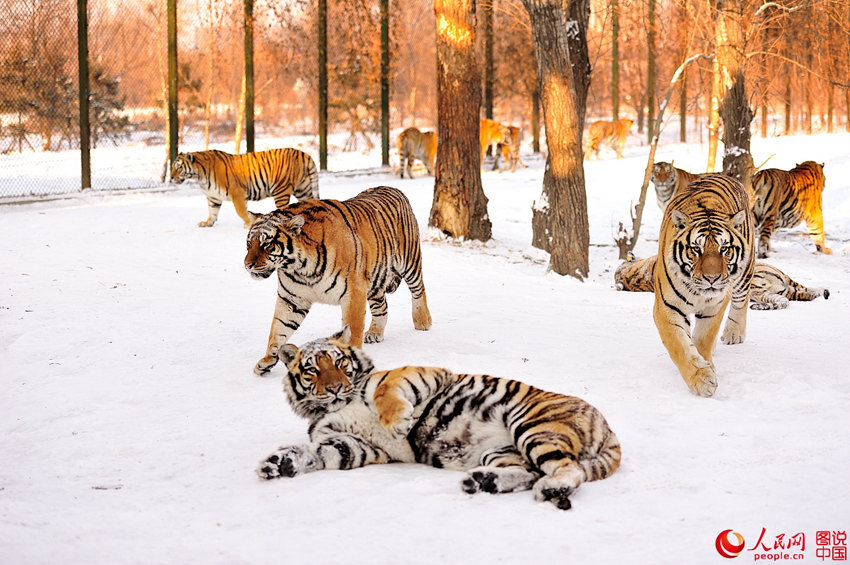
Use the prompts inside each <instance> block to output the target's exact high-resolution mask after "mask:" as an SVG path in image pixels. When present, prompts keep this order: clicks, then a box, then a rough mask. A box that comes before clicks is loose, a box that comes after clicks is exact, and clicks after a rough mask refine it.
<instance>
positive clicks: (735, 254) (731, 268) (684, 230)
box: [669, 204, 747, 295]
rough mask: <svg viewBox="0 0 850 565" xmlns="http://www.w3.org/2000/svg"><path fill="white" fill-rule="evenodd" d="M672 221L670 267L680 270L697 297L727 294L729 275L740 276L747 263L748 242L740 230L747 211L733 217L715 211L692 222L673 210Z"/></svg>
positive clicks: (683, 278) (689, 218)
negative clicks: (700, 295) (673, 232)
mask: <svg viewBox="0 0 850 565" xmlns="http://www.w3.org/2000/svg"><path fill="white" fill-rule="evenodd" d="M671 205H672V204H671ZM670 219H671V223H672V226H673V229H674V230H675V234H674V236H673V239H672V244H671V245H670V247H669V249H670V253H671V254H672V257H671V258H672V262H669V264H670V265H675V266H676V267H677V268H678V269H679V271H680V274H681V277H682V280H683V281H684V282H685V285H686V286H687V287H688V289H689V290H691V291H692V292H693V293H695V294H708V295H711V294H714V293H723V292H726V291H727V290H728V288H729V282H730V276H731V275H734V274H737V273H738V272H739V270H740V269H741V268H742V265H743V263H744V261H745V260H746V255H745V247H746V246H745V242H746V240H745V239H744V237H743V235H742V234H741V231H740V230H741V227H742V226H743V225H744V222H745V221H746V219H747V212H746V211H745V210H741V211H739V212H737V213H735V214H733V215H731V216H726V215H724V214H722V213H719V212H714V213H712V214H709V215H708V216H700V217H699V218H698V219H692V218H691V217H689V216H688V215H687V214H685V213H684V212H682V211H680V210H673V211H672V212H671V213H670Z"/></svg>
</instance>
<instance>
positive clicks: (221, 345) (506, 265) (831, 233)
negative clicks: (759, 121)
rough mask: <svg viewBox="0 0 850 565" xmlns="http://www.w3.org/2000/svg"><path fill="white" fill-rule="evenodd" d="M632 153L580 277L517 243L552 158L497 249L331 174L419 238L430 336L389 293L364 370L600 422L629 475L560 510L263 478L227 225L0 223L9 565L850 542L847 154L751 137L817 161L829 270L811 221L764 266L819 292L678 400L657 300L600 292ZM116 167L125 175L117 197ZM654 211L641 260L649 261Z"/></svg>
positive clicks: (607, 159)
mask: <svg viewBox="0 0 850 565" xmlns="http://www.w3.org/2000/svg"><path fill="white" fill-rule="evenodd" d="M671 137H672V134H671ZM639 143H640V142H639V136H638V135H637V134H634V135H633V136H632V137H631V138H630V140H629V144H628V145H627V150H626V154H625V158H624V159H621V160H617V159H614V158H613V153H612V152H608V153H604V152H603V158H602V159H601V160H592V161H590V162H587V163H586V166H585V170H586V179H587V193H588V211H589V217H590V230H591V231H590V235H591V248H590V271H591V272H590V276H589V277H588V279H587V280H586V281H585V282H579V281H578V280H576V279H574V278H571V277H561V276H558V275H557V274H555V273H552V272H549V271H547V264H548V257H547V256H546V254H545V253H543V252H541V251H539V250H536V249H533V248H532V247H531V246H530V241H531V215H532V205H533V202H534V200H535V197H539V195H540V188H541V183H542V177H543V170H544V162H543V160H542V159H541V158H539V157H535V156H532V155H530V154H528V155H523V160H524V161H525V162H526V163H528V164H529V165H530V166H529V168H528V169H521V170H519V171H518V172H517V173H515V174H511V173H507V172H506V173H502V174H499V173H496V172H490V171H487V172H484V173H483V186H484V191H485V193H486V194H487V196H488V198H489V204H488V212H489V216H490V219H491V220H492V222H493V236H494V239H493V240H492V241H490V242H487V243H480V242H474V241H464V242H458V241H453V240H447V239H446V238H445V237H443V236H441V235H440V234H437V233H434V232H433V231H432V230H427V229H424V224H425V223H426V222H427V219H428V212H429V209H430V205H431V202H432V199H433V178H432V177H428V176H419V177H417V178H415V179H412V180H408V179H404V180H400V179H398V178H397V177H396V176H395V175H393V174H390V173H373V174H369V175H358V174H356V173H350V174H332V173H323V174H322V176H321V179H320V190H321V194H322V196H323V197H326V198H339V199H342V198H348V197H350V196H352V195H354V194H356V193H357V192H359V191H361V190H363V189H365V188H368V187H371V186H377V185H381V184H389V185H392V186H396V187H399V188H401V189H402V190H403V191H404V192H405V193H406V194H407V195H408V196H409V197H410V199H411V201H412V203H413V206H414V210H415V211H416V214H417V217H418V219H419V221H420V224H421V225H423V240H424V243H423V256H424V279H425V284H426V288H427V293H428V302H429V306H430V308H431V313H432V315H433V318H434V324H433V327H432V329H431V330H430V331H428V332H419V331H415V330H414V329H413V325H412V322H411V320H410V294H409V293H408V292H407V290H406V288H401V289H399V291H398V292H397V293H395V294H394V295H392V296H390V300H389V323H388V326H387V329H386V339H385V341H384V342H383V343H380V344H369V345H367V346H366V351H367V353H368V354H369V355H371V356H372V357H373V359H374V360H375V364H376V366H377V367H378V368H383V369H386V368H392V367H396V366H401V365H406V364H421V365H434V366H445V367H448V368H451V369H453V370H455V371H458V372H476V373H489V374H493V375H498V376H502V377H509V378H514V379H519V380H522V381H525V382H528V383H530V384H533V385H536V386H538V387H541V388H544V389H548V390H553V391H558V392H562V393H565V394H571V395H576V396H580V397H581V398H583V399H585V400H587V401H588V402H590V403H592V404H593V405H595V406H596V407H597V408H599V409H600V410H601V411H602V413H603V414H604V415H605V417H606V418H607V420H608V422H609V424H610V425H611V427H612V428H613V429H614V431H615V432H616V433H617V435H618V436H619V438H620V441H621V443H622V447H623V462H622V466H621V468H620V469H619V470H618V471H617V472H616V473H615V474H614V475H613V476H612V477H610V478H609V479H606V480H604V481H599V482H593V483H587V484H585V485H583V486H582V487H581V488H580V489H579V490H578V492H577V493H576V494H575V495H574V496H573V497H572V502H573V509H572V510H570V511H568V512H563V511H560V510H557V509H556V508H555V507H554V506H552V505H550V504H546V503H537V502H535V501H534V499H533V496H532V495H531V493H530V492H521V493H514V494H508V495H499V496H494V495H487V494H479V495H466V494H464V493H463V492H461V490H460V487H459V481H460V479H461V476H462V474H461V473H459V472H452V471H446V470H440V469H433V468H430V467H426V466H423V465H412V464H403V465H402V464H397V465H384V466H373V467H369V468H365V469H358V470H353V471H327V472H318V473H313V474H310V475H305V476H301V477H297V478H295V479H282V480H278V481H272V482H261V481H259V480H258V478H257V476H256V475H255V474H254V468H255V467H256V465H257V463H258V462H259V461H260V459H262V458H264V457H265V456H267V455H268V454H269V453H271V452H272V451H273V450H275V449H276V448H277V447H278V446H281V445H287V444H295V443H301V442H304V441H306V440H307V430H306V423H305V421H303V420H301V419H299V418H297V417H296V416H294V415H293V414H292V412H291V411H290V409H289V407H288V406H287V405H286V403H285V400H284V396H283V393H282V390H281V378H282V376H283V374H284V369H283V368H282V367H280V366H278V367H276V368H275V369H274V370H273V371H272V372H271V374H270V376H268V377H265V378H258V377H255V376H254V375H253V373H252V368H253V366H254V363H255V362H256V361H257V360H258V359H259V358H260V357H261V356H262V354H263V352H264V348H265V344H266V338H267V333H268V329H269V325H270V322H271V315H272V308H273V304H274V299H275V288H274V286H275V281H274V278H272V279H270V280H266V281H256V280H253V279H251V277H250V276H248V274H247V273H246V272H245V271H244V269H243V266H242V260H243V257H244V253H245V233H246V232H245V230H244V229H243V228H242V221H241V220H240V219H239V217H238V216H237V215H236V214H235V212H234V210H233V207H232V205H230V204H229V203H227V204H225V205H224V207H223V210H222V213H221V215H220V217H219V222H218V224H217V225H216V226H215V227H213V228H209V229H202V228H198V227H196V224H197V222H198V221H199V220H202V219H204V218H205V217H206V215H207V210H206V204H205V201H204V198H203V196H202V195H201V193H200V191H199V190H197V189H196V188H193V187H181V188H179V189H169V190H159V191H148V192H142V191H132V192H125V193H122V194H114V193H112V194H110V193H106V194H99V193H89V194H86V195H81V196H75V197H70V198H66V199H63V200H57V201H51V202H37V203H28V204H22V205H4V206H0V238H2V240H3V241H5V242H6V244H5V245H4V246H3V249H2V251H0V282H2V287H3V289H4V293H3V297H2V300H0V385H2V388H3V394H2V396H0V438H2V439H0V461H2V465H0V562H3V563H10V564H39V563H51V564H55V563H69V564H71V563H73V564H77V563H87V564H100V563H103V564H114V563H122V564H123V563H128V564H135V563H139V564H150V563H203V564H211V563H222V564H232V563H259V562H274V563H351V564H359V563H363V564H367V563H368V564H370V565H371V564H398V563H428V564H435V563H482V564H491V563H523V564H525V563H579V564H583V563H595V564H605V563H627V564H631V563H652V564H659V563H671V564H672V563H676V564H680V563H719V562H721V561H723V559H722V558H721V557H720V556H719V555H718V553H717V551H716V550H715V547H714V542H715V538H716V537H717V535H718V534H719V533H720V532H721V531H723V530H726V529H729V528H731V529H733V530H734V531H735V532H739V533H740V534H741V535H742V536H743V537H744V538H745V540H746V547H747V549H746V550H745V551H744V552H743V554H742V555H741V558H742V560H743V561H745V562H752V561H753V560H754V557H755V556H756V554H757V553H758V552H756V551H750V548H751V547H754V546H755V544H756V540H757V539H758V537H759V534H760V533H761V532H762V528H764V529H765V531H766V533H765V538H764V539H765V543H766V544H768V545H769V546H770V549H771V551H768V552H766V553H768V554H775V553H776V552H774V551H772V547H773V543H774V540H775V539H776V536H779V535H780V534H784V535H785V537H786V538H788V537H790V536H792V535H794V534H797V533H800V532H802V533H804V534H805V536H806V542H807V543H806V549H805V557H806V559H807V561H808V562H816V561H819V559H816V558H815V550H816V545H815V532H816V531H819V530H841V531H846V529H847V528H848V527H850V509H848V505H847V501H848V499H850V486H848V485H850V481H848V480H847V469H848V467H850V455H849V453H850V451H849V450H848V445H850V441H848V440H850V432H848V430H850V426H848V423H850V417H848V412H847V405H848V401H850V395H848V392H847V384H846V383H845V381H844V379H845V378H846V375H847V371H848V367H847V365H848V360H850V352H849V351H848V347H847V344H848V341H847V335H848V330H850V321H848V320H850V303H848V301H847V298H848V296H850V294H848V282H850V277H848V273H850V153H848V151H847V149H846V148H847V147H848V146H850V135H848V134H845V133H842V134H833V135H817V136H801V137H784V138H771V139H766V140H763V139H761V138H754V139H753V143H752V145H753V152H754V160H755V162H761V161H762V160H764V159H765V158H766V157H767V156H768V155H771V154H774V153H775V154H776V156H775V157H773V158H772V159H771V161H770V163H769V165H768V166H772V167H781V168H791V167H793V166H794V165H795V164H796V163H797V162H801V161H803V160H805V159H816V160H818V161H820V162H825V164H826V166H825V173H826V177H827V183H826V190H825V192H824V209H825V216H826V238H827V245H829V246H831V247H832V250H833V254H832V255H830V256H824V255H819V254H816V253H815V252H814V245H813V244H812V242H811V240H810V239H809V238H808V236H807V235H806V234H805V228H804V227H803V226H800V227H798V228H795V229H793V230H785V231H782V232H780V233H779V234H778V235H776V236H775V237H774V247H775V248H776V251H775V253H774V255H773V256H772V257H771V258H770V260H769V261H770V262H771V263H773V264H775V265H777V266H779V267H780V268H781V269H783V270H785V271H786V272H787V273H788V274H790V275H791V276H792V277H793V278H794V279H795V280H797V281H799V282H801V283H804V284H808V285H810V286H825V287H827V288H829V290H830V292H831V295H830V299H829V300H828V301H825V300H823V299H818V300H815V301H814V302H811V303H804V302H792V303H791V306H790V307H789V308H788V309H787V310H781V311H765V312H760V311H750V312H749V323H748V333H747V340H746V342H745V343H744V344H742V345H736V346H725V345H723V344H718V346H717V352H716V355H715V363H716V365H717V370H718V375H719V376H718V381H719V388H718V390H717V393H716V394H715V396H714V397H713V398H709V399H705V398H698V397H696V396H694V395H692V394H690V393H689V392H688V389H687V387H686V386H685V384H684V382H683V381H682V379H681V377H680V376H679V374H678V372H677V371H676V369H675V367H674V366H673V364H672V362H671V361H670V359H669V357H668V355H667V353H666V351H665V350H664V348H663V346H662V345H661V342H660V340H659V338H658V335H657V332H656V330H655V326H654V324H653V322H652V314H651V309H652V301H653V297H652V295H651V294H648V293H642V294H639V293H623V292H616V291H615V290H614V289H613V271H614V269H615V268H616V266H617V264H618V263H619V261H618V259H617V248H616V246H615V245H614V243H613V240H614V238H615V237H616V236H617V226H618V223H619V222H621V221H622V222H624V223H626V224H627V225H630V221H629V210H631V209H632V208H633V206H634V204H636V199H637V196H638V194H639V190H640V183H641V180H642V178H643V169H644V165H645V159H646V155H647V149H648V148H647V147H645V146H640V144H639ZM258 149H260V147H258ZM110 151H111V152H117V151H118V150H117V149H111V150H110ZM125 151H132V149H130V150H125ZM161 154H162V153H161V152H157V153H156V156H155V157H152V161H151V162H152V163H153V165H152V166H153V167H154V169H155V168H156V167H157V166H161V162H158V163H157V161H158V160H159V159H160V156H161ZM69 155H71V156H73V153H69ZM335 157H336V156H334V155H332V158H331V161H332V162H333V161H334V158H335ZM342 157H345V158H347V159H349V160H350V161H352V162H355V161H357V162H360V164H361V166H370V167H371V166H374V163H375V162H376V157H375V156H374V154H373V155H371V156H364V155H360V154H350V155H346V156H342ZM68 159H70V160H69V161H68V163H66V167H67V168H74V167H76V164H75V163H74V161H73V159H72V158H71V157H69V158H68ZM130 159H131V156H130V155H129V154H128V155H125V156H123V157H122V156H118V155H115V156H114V158H113V159H112V162H114V163H115V167H116V170H115V171H114V173H115V175H116V176H121V175H122V174H123V171H121V170H120V168H121V163H122V162H125V161H126V160H130ZM656 159H657V160H659V161H660V160H666V161H671V160H674V161H675V164H676V165H677V166H678V167H681V168H685V169H689V170H693V171H699V170H702V167H703V166H704V162H705V147H704V146H701V145H700V144H697V143H694V144H674V143H669V144H666V145H663V146H661V147H660V148H659V151H658V155H657V156H656ZM377 161H379V158H377ZM649 190H650V192H649V194H648V205H647V207H646V209H645V212H644V217H643V219H644V222H645V223H644V226H643V228H642V230H641V240H640V241H639V243H638V246H637V248H636V250H635V252H636V254H637V255H638V256H646V255H650V254H653V253H655V251H656V246H657V239H656V237H655V234H657V231H658V227H659V225H660V220H661V213H660V211H659V210H658V208H657V207H656V206H655V204H654V200H653V193H652V187H651V186H650V189H649ZM272 206H273V204H272V202H271V201H264V202H261V203H254V204H252V205H251V206H250V209H252V210H257V211H268V210H270V209H271V207H272ZM339 325H340V311H339V308H337V307H331V306H315V307H314V308H313V309H312V310H311V312H310V314H309V315H308V316H307V318H306V320H305V323H304V325H303V326H302V327H301V329H299V331H298V332H296V334H295V336H294V337H293V339H292V341H293V342H294V343H296V344H301V343H304V342H306V341H308V340H311V339H315V338H318V337H322V336H326V335H329V334H330V333H332V332H334V331H336V330H338V329H339ZM763 553H764V552H763Z"/></svg>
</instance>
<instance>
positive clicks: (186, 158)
mask: <svg viewBox="0 0 850 565" xmlns="http://www.w3.org/2000/svg"><path fill="white" fill-rule="evenodd" d="M195 165H196V159H195V156H194V155H193V154H191V153H179V154H178V155H177V158H175V159H174V163H173V164H172V166H171V182H172V183H174V184H180V183H182V182H183V181H185V180H187V179H192V178H197V177H198V172H197V171H196V170H195Z"/></svg>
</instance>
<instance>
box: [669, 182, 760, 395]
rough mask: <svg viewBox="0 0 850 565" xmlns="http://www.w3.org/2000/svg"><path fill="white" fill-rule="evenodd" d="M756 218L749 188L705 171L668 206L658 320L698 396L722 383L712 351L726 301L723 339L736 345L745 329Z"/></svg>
mask: <svg viewBox="0 0 850 565" xmlns="http://www.w3.org/2000/svg"><path fill="white" fill-rule="evenodd" d="M752 223H753V220H752V214H751V213H750V212H749V203H748V201H747V194H746V192H745V191H744V187H743V186H742V185H741V183H740V182H738V181H737V180H735V179H733V178H731V177H727V176H725V175H721V174H713V173H712V174H706V175H704V176H702V177H700V178H699V179H697V180H696V181H694V182H693V183H691V184H690V185H689V186H688V187H687V188H684V189H682V190H681V191H679V193H677V194H676V195H675V196H673V199H672V200H671V201H670V204H668V205H667V208H666V209H665V210H664V217H663V219H662V221H661V232H660V234H659V238H658V258H659V263H658V265H657V266H656V270H657V273H656V274H657V275H658V276H656V277H655V307H654V310H653V318H654V319H655V325H656V326H657V328H658V333H659V335H660V336H661V341H662V343H664V346H665V347H666V348H667V352H668V353H669V354H670V358H671V359H672V360H673V363H674V364H675V365H676V367H677V368H678V369H679V372H680V373H681V375H682V378H683V379H684V380H685V383H686V384H687V385H688V388H689V389H690V390H691V392H693V393H694V394H697V395H700V396H711V395H712V394H714V391H715V390H716V389H717V375H716V373H715V370H714V364H713V362H712V355H713V353H714V346H715V341H716V338H717V334H718V332H719V330H720V325H721V324H722V322H723V312H724V311H725V310H726V306H727V305H729V316H728V321H727V322H726V327H725V329H724V331H723V335H722V337H721V340H722V341H723V342H724V343H727V344H736V343H741V342H743V341H744V338H745V335H746V329H747V303H748V302H749V295H750V283H751V281H752V278H753V264H754V262H755V261H754V255H755V254H754V250H753V225H752ZM658 269H660V271H658ZM691 315H693V317H694V321H693V330H692V328H691V320H690V316H691Z"/></svg>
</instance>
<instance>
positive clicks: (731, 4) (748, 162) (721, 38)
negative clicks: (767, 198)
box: [715, 0, 754, 202]
mask: <svg viewBox="0 0 850 565" xmlns="http://www.w3.org/2000/svg"><path fill="white" fill-rule="evenodd" d="M715 26H716V27H715V37H716V46H717V59H718V60H719V62H720V67H721V76H722V86H723V93H722V95H721V101H720V117H721V119H722V120H723V145H724V147H725V150H724V152H723V173H724V174H727V175H729V176H731V177H734V178H736V179H738V180H739V181H741V184H743V185H744V188H745V189H746V190H747V193H748V194H749V195H750V201H751V202H753V199H752V197H753V196H754V195H753V191H752V175H753V157H752V154H751V153H750V136H751V134H750V125H751V124H752V121H753V111H752V109H751V108H750V102H749V98H748V97H747V88H746V68H745V63H746V60H745V55H744V53H745V46H744V1H743V0H717V20H716V22H715Z"/></svg>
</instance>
